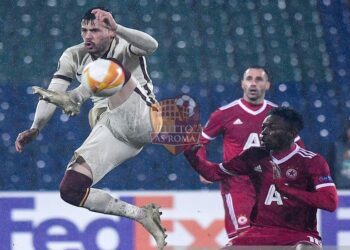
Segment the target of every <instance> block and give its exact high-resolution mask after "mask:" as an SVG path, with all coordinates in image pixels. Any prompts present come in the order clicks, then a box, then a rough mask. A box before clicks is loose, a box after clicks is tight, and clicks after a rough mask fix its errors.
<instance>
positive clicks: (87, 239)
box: [0, 193, 226, 250]
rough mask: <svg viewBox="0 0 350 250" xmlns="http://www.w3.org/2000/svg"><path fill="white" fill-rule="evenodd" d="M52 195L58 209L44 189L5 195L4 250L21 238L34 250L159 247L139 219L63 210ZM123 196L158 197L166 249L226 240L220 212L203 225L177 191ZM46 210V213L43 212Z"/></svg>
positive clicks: (0, 229) (0, 239)
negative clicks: (180, 202)
mask: <svg viewBox="0 0 350 250" xmlns="http://www.w3.org/2000/svg"><path fill="white" fill-rule="evenodd" d="M216 195H218V194H215V196H216ZM218 197H219V195H218ZM51 199H52V200H54V201H55V202H56V204H54V205H53V208H54V209H52V208H48V205H49V203H50V201H49V202H47V201H45V202H46V203H45V204H44V203H43V202H41V201H43V200H46V198H45V199H43V198H41V195H40V193H38V195H37V196H36V195H35V196H29V197H28V196H27V197H2V198H0V211H1V213H0V250H9V249H20V248H21V247H19V246H18V244H19V243H22V245H23V244H24V245H26V246H27V247H26V249H35V250H44V249H60V250H62V249H74V250H82V249H87V250H95V249H96V250H97V249H99V250H102V249H106V250H107V249H108V250H112V249H119V250H132V249H134V250H151V249H152V250H153V249H155V242H154V240H153V238H152V237H151V236H150V235H149V233H148V232H147V231H146V230H145V229H144V228H143V227H142V226H141V225H140V224H138V223H134V222H133V221H131V220H129V219H125V218H120V217H114V216H101V215H100V214H97V213H93V212H90V211H88V210H85V209H83V208H75V207H73V206H68V207H67V208H68V210H67V209H66V208H62V209H63V210H64V209H66V210H64V211H63V212H62V211H61V210H62V209H61V208H60V206H61V205H62V204H63V202H62V201H60V200H59V199H57V197H56V196H55V195H52V197H51ZM120 199H122V200H124V201H127V202H129V203H133V204H135V205H138V206H143V205H145V204H147V203H149V202H155V203H157V204H159V205H160V206H161V207H162V210H163V211H164V213H163V216H162V222H163V225H164V226H165V227H166V228H167V234H168V235H169V236H168V239H167V241H168V246H169V247H168V248H167V249H171V246H185V247H190V248H201V247H213V249H218V248H219V247H220V246H222V245H224V244H225V243H226V236H225V232H224V224H223V221H222V219H221V218H222V217H221V216H220V217H221V218H220V219H210V220H209V223H205V224H202V223H200V222H201V221H200V220H199V219H198V218H200V216H199V217H198V218H197V219H196V218H193V217H194V216H192V215H191V216H188V213H191V211H193V212H194V213H196V212H198V210H195V209H194V208H188V209H186V205H185V206H184V209H185V210H181V211H182V213H181V212H178V211H177V210H179V208H178V207H176V204H175V203H176V196H172V195H162V196H120ZM56 200H57V201H56ZM194 204H195V203H194ZM219 205H221V204H220V203H219ZM77 209H79V210H78V211H79V212H78V214H80V213H81V214H82V215H81V218H79V217H77V216H76V215H72V212H74V211H76V210H77ZM216 209H217V208H215V210H216ZM219 209H221V207H219ZM52 210H54V211H52ZM83 210H84V211H83ZM42 211H47V213H46V212H44V214H42V213H43V212H42ZM71 211H72V212H71ZM85 212H86V213H87V214H88V215H89V216H92V218H91V219H88V220H86V221H85V222H84V224H82V223H81V220H84V217H85ZM29 214H33V216H30V215H29ZM37 214H41V215H40V216H39V217H40V218H39V219H35V218H34V217H35V216H37ZM208 214H211V212H210V213H208ZM18 215H20V216H18ZM24 215H25V216H24ZM107 231H108V232H109V236H111V234H112V238H113V240H111V237H108V236H107V237H106V238H104V239H103V237H104V235H105V234H106V232H107ZM23 234H26V235H27V236H29V240H28V237H26V238H23V239H26V240H27V241H28V242H27V243H23V242H21V241H22V240H21V237H20V236H23ZM220 236H221V238H220ZM101 238H102V240H101ZM15 239H16V240H15ZM18 239H20V240H18ZM220 239H221V241H220ZM29 246H30V247H29ZM22 249H23V248H22Z"/></svg>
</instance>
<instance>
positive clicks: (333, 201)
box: [327, 196, 338, 212]
mask: <svg viewBox="0 0 350 250" xmlns="http://www.w3.org/2000/svg"><path fill="white" fill-rule="evenodd" d="M329 203H330V205H329V208H328V209H327V210H328V211H329V212H334V211H335V210H336V209H337V207H338V196H336V197H333V198H332V199H331V200H330V202H329Z"/></svg>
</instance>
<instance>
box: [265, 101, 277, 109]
mask: <svg viewBox="0 0 350 250" xmlns="http://www.w3.org/2000/svg"><path fill="white" fill-rule="evenodd" d="M265 102H266V106H267V107H270V108H276V107H278V105H277V104H276V103H274V102H271V101H269V100H266V99H265Z"/></svg>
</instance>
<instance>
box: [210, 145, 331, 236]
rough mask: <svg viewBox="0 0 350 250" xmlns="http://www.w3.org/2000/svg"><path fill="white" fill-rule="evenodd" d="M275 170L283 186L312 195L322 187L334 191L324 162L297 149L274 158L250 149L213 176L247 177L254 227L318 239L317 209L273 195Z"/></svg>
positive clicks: (255, 149)
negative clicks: (254, 199) (254, 196)
mask: <svg viewBox="0 0 350 250" xmlns="http://www.w3.org/2000/svg"><path fill="white" fill-rule="evenodd" d="M277 169H279V171H280V172H281V177H282V178H284V179H285V180H286V183H287V185H288V186H290V187H294V188H296V189H300V190H303V191H308V192H312V191H315V190H318V189H321V188H325V187H333V188H335V185H334V183H333V180H332V178H331V177H330V170H329V166H328V164H327V162H326V161H325V159H324V158H323V157H322V156H321V155H319V154H316V153H313V152H311V151H309V150H305V149H303V148H301V147H299V146H298V145H295V147H294V148H293V149H291V150H290V151H288V152H287V153H286V154H284V155H283V157H281V155H279V157H278V158H276V157H275V156H274V155H273V154H270V152H268V151H266V150H265V149H263V148H259V147H253V148H250V149H248V150H246V151H244V152H243V153H242V154H241V155H239V156H238V157H236V158H234V159H232V160H231V161H229V162H227V163H223V164H219V167H218V168H217V173H216V174H217V175H219V176H220V175H221V176H222V175H225V174H226V175H236V174H243V175H249V176H250V179H251V181H252V184H253V185H254V187H255V191H256V194H257V204H256V207H255V208H254V210H253V213H252V217H251V219H252V221H253V224H254V225H257V226H277V227H286V228H290V229H295V230H298V231H304V232H309V233H312V234H314V235H318V232H317V230H316V212H317V208H315V207H311V206H309V205H307V204H305V203H303V202H301V201H299V200H297V199H295V198H286V197H283V196H282V195H281V194H280V193H279V192H277V191H276V189H275V186H274V184H273V176H274V171H276V170H277Z"/></svg>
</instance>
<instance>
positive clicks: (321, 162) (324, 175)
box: [308, 155, 335, 190]
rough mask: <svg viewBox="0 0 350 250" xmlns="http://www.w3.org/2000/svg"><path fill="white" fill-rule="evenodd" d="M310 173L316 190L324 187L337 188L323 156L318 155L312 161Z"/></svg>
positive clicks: (309, 168)
mask: <svg viewBox="0 0 350 250" xmlns="http://www.w3.org/2000/svg"><path fill="white" fill-rule="evenodd" d="M308 171H309V174H310V176H311V181H312V184H313V186H314V188H315V190H318V189H320V188H323V187H335V184H334V182H333V180H332V177H331V174H330V170H329V166H328V163H327V162H326V160H325V159H324V158H323V157H322V156H321V155H316V156H315V157H313V158H312V159H311V160H310V162H309V167H308Z"/></svg>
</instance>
